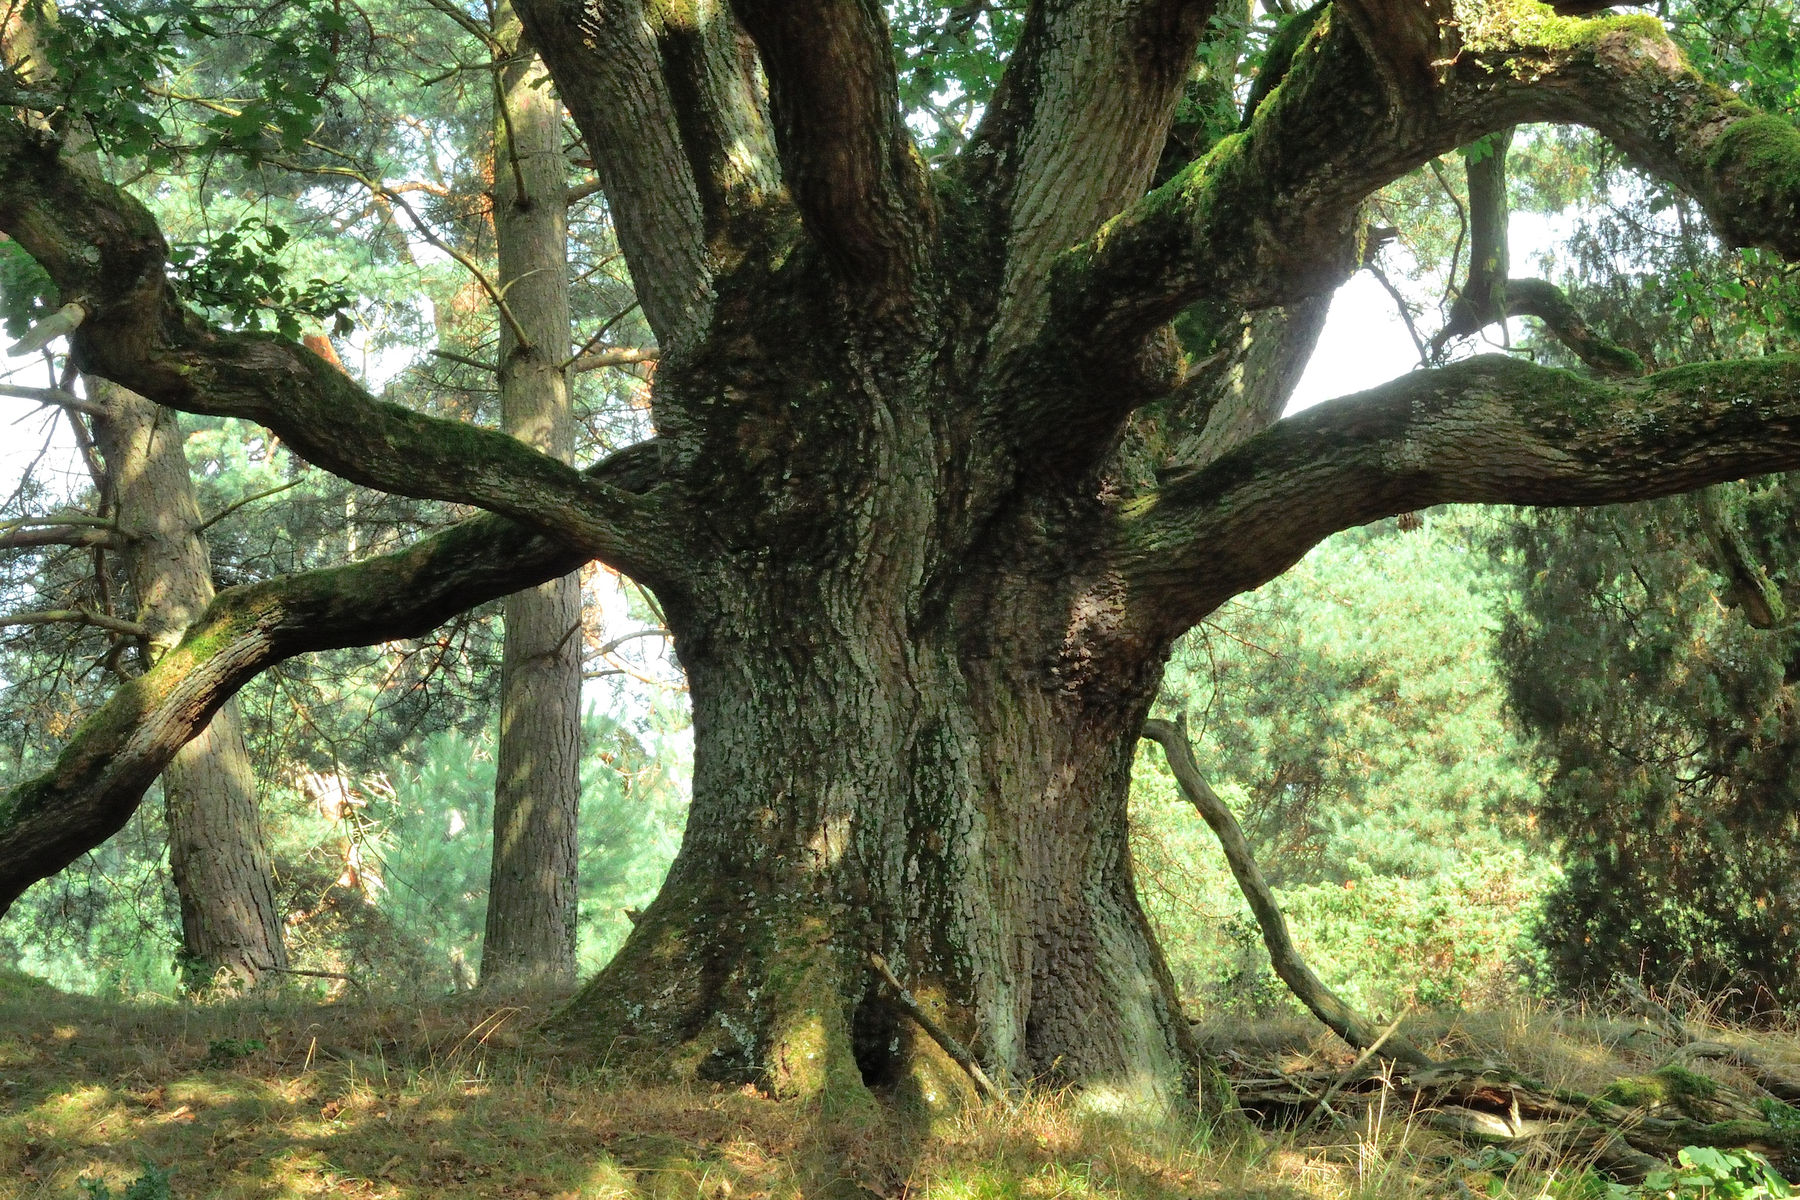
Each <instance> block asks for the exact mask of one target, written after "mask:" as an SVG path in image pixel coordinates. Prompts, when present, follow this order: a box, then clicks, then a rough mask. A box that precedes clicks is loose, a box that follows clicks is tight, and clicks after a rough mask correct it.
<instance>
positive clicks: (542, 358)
mask: <svg viewBox="0 0 1800 1200" xmlns="http://www.w3.org/2000/svg"><path fill="white" fill-rule="evenodd" d="M495 33H496V36H497V37H498V38H499V40H500V42H501V43H502V44H503V45H505V46H508V47H511V48H512V50H513V53H512V54H511V55H510V62H509V64H508V65H507V66H505V67H504V68H503V69H501V70H500V71H499V72H498V73H497V75H496V79H495V82H496V89H495V109H496V112H495V122H494V125H495V128H494V232H495V238H496V241H497V243H498V247H499V253H500V281H501V286H502V289H503V290H502V294H503V295H504V297H505V305H506V310H507V311H506V312H504V313H502V314H501V317H502V319H501V322H500V403H501V409H502V414H501V415H502V422H503V425H504V427H505V429H506V431H507V432H508V433H511V434H512V435H513V436H515V437H517V438H519V439H520V440H521V441H524V442H527V443H529V444H530V445H532V446H534V447H536V448H537V449H539V450H542V451H545V452H546V453H549V454H554V455H555V456H556V457H558V458H560V459H562V460H564V461H567V460H568V458H569V456H570V454H571V452H572V450H573V449H574V444H573V441H574V438H573V428H572V421H571V417H570V412H569V386H568V379H567V377H566V375H565V372H564V367H563V360H564V359H565V358H566V357H567V356H568V347H569V272H568V249H567V243H568V220H567V212H566V206H565V201H564V193H565V191H566V183H567V175H568V171H567V167H566V165H565V163H564V160H563V153H562V106H561V105H560V104H559V103H558V102H557V100H556V96H555V93H554V92H553V91H552V90H551V89H550V88H549V86H548V79H547V77H546V76H545V73H544V68H543V64H542V63H540V62H539V61H538V60H537V58H536V57H535V56H534V55H531V54H529V53H528V52H526V53H521V50H522V48H523V41H522V35H521V31H520V28H519V22H518V18H517V17H516V16H514V15H513V11H512V6H511V5H510V4H505V5H502V6H501V8H500V11H499V15H498V17H497V19H496V21H495ZM505 619H506V645H505V649H504V651H503V654H502V658H501V667H500V755H499V763H498V769H497V771H496V774H495V781H494V861H493V869H492V873H491V875H490V877H489V885H488V908H487V930H486V934H485V936H484V937H483V939H482V950H481V982H482V983H483V984H484V985H493V984H511V983H525V982H531V981H534V980H542V981H554V982H559V983H566V982H569V981H571V980H573V979H574V977H575V936H576V909H577V903H576V902H577V890H576V889H577V884H578V879H577V873H578V869H579V865H580V864H579V860H578V856H577V851H576V824H577V821H578V820H579V814H580V807H581V637H580V634H579V626H580V624H581V584H580V580H579V578H578V577H577V576H576V575H573V574H571V575H564V576H563V577H561V578H560V579H553V580H551V581H549V582H548V583H542V584H539V585H537V586H536V587H533V588H528V589H526V590H525V591H522V592H516V593H514V594H513V595H511V596H508V597H507V598H506V605H505Z"/></svg>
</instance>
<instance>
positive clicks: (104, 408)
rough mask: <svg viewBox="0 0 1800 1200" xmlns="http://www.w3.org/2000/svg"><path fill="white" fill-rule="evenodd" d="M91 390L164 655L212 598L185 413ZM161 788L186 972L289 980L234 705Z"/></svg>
mask: <svg viewBox="0 0 1800 1200" xmlns="http://www.w3.org/2000/svg"><path fill="white" fill-rule="evenodd" d="M88 391H89V397H90V399H92V400H93V401H94V402H95V403H96V405H97V407H98V409H99V410H100V411H99V412H98V413H96V414H95V415H94V416H93V417H92V418H91V419H92V421H93V428H94V441H95V444H96V445H97V446H98V447H99V449H100V452H101V454H102V455H103V456H104V458H105V461H106V473H107V481H108V483H109V485H110V490H111V496H110V499H111V503H112V507H113V511H114V514H115V520H116V523H117V525H118V532H119V537H120V540H121V544H122V547H123V550H122V556H123V559H124V563H125V569H126V574H127V576H128V577H129V579H130V581H131V588H132V592H133V594H134V596H135V598H136V601H137V618H138V621H139V622H140V623H141V624H142V625H143V626H144V627H145V630H146V633H147V635H148V642H149V646H148V652H149V655H150V657H151V658H152V660H155V659H160V658H162V657H163V656H164V655H166V654H167V653H168V652H169V651H170V650H171V649H173V648H174V646H175V645H176V643H177V642H179V641H180V640H181V637H182V635H183V634H184V633H186V632H187V629H188V627H189V626H190V625H191V624H193V622H194V621H195V620H196V619H197V618H199V616H200V615H201V614H202V613H203V612H204V611H205V610H206V606H207V605H208V604H209V603H211V601H212V599H213V585H212V573H211V566H210V564H209V561H208V556H207V550H206V543H205V542H204V541H203V540H202V539H201V537H200V533H199V529H200V509H199V505H198V504H196V503H195V500H194V488H193V482H192V480H191V478H190V477H189V473H188V461H187V456H186V454H185V453H184V452H183V450H182V437H181V427H180V424H179V421H178V419H177V417H176V414H175V413H174V412H172V411H170V410H168V409H164V408H158V407H157V406H155V405H153V404H151V403H149V402H148V401H146V400H144V399H143V398H142V397H141V396H136V395H133V394H132V393H130V392H128V391H126V390H125V389H124V388H121V387H117V386H115V385H112V384H108V383H107V382H106V381H104V380H92V381H90V383H89V388H88ZM162 783H163V801H164V811H165V813H166V814H167V818H168V828H169V870H170V873H171V874H172V875H173V876H174V881H175V893H176V896H177V897H178V899H179V901H180V906H181V950H182V960H183V969H184V972H185V973H186V974H187V975H188V976H189V978H190V980H191V981H192V982H195V983H204V982H206V981H208V980H210V979H211V978H212V977H213V975H214V974H215V973H216V972H217V971H219V970H221V969H223V970H226V971H229V972H230V973H231V974H232V975H234V976H236V977H237V978H238V979H239V980H241V981H242V982H243V983H245V984H246V985H254V984H256V983H257V982H259V981H261V980H263V977H264V976H266V975H268V974H269V973H270V972H271V971H273V972H277V973H279V972H280V971H281V970H282V969H284V968H285V967H286V966H287V965H288V959H287V948H286V945H285V944H284V942H283V940H282V929H283V925H282V919H281V911H280V909H279V908H278V906H277V905H276V903H275V874H274V866H273V864H272V863H271V861H270V859H269V852H268V847H267V845H266V844H265V842H264V840H263V831H262V817H261V814H260V812H259V809H258V802H257V790H256V780H255V777H254V776H253V774H252V772H251V768H250V754H249V751H248V750H247V749H245V746H244V727H243V721H242V719H241V718H240V717H239V716H238V711H237V706H236V705H235V704H231V703H226V704H224V705H222V706H221V707H220V708H219V711H218V712H217V714H215V715H214V717H213V719H212V721H211V722H210V723H209V724H208V725H207V726H206V727H205V728H204V729H202V730H201V731H200V732H199V734H198V735H197V736H196V737H195V738H194V739H193V740H192V741H190V742H188V743H187V745H185V746H183V747H182V748H181V749H180V750H179V751H177V752H176V753H175V755H174V756H173V757H172V758H171V759H170V760H169V764H168V766H167V767H166V768H165V769H164V771H163V773H162Z"/></svg>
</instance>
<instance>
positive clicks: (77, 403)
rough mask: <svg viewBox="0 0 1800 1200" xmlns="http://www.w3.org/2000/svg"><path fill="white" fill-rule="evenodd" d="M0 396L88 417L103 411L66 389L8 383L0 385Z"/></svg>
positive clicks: (91, 402)
mask: <svg viewBox="0 0 1800 1200" xmlns="http://www.w3.org/2000/svg"><path fill="white" fill-rule="evenodd" d="M0 396H11V397H12V398H14V399H16V400H35V401H37V402H38V403H39V404H47V405H54V406H55V407H57V408H66V409H71V410H73V411H75V412H79V413H87V414H88V415H89V416H97V415H99V414H100V413H103V412H104V411H105V410H104V409H102V408H101V407H100V406H99V405H98V404H95V403H94V402H93V401H92V400H83V399H82V398H81V397H80V396H77V395H76V394H75V393H74V392H71V391H69V390H67V389H66V388H34V387H17V386H15V385H13V384H10V383H0Z"/></svg>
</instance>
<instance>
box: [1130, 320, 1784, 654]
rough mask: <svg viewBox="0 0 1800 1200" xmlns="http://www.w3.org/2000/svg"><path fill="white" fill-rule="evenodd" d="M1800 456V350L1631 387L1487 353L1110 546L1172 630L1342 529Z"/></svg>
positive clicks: (1658, 492) (1343, 402)
mask: <svg viewBox="0 0 1800 1200" xmlns="http://www.w3.org/2000/svg"><path fill="white" fill-rule="evenodd" d="M1795 467H1800V356H1794V355H1772V356H1769V357H1767V358H1761V359H1751V360H1744V361H1737V362H1720V363H1697V364H1694V365H1691V366H1685V367H1676V368H1673V369H1671V370H1667V371H1661V372H1658V373H1657V374H1654V375H1649V376H1646V377H1644V378H1643V379H1641V380H1633V381H1631V382H1611V381H1602V380H1598V379H1591V378H1586V377H1583V376H1580V375H1576V374H1573V373H1571V372H1568V371H1560V370H1554V369H1552V368H1548V367H1539V366H1534V365H1532V364H1530V363H1527V362H1523V361H1520V360H1517V359H1513V358H1508V357H1505V356H1500V355H1487V356H1483V357H1480V358H1474V359H1470V360H1468V361H1466V362H1462V363H1457V364H1455V365H1453V366H1449V367H1443V368H1440V369H1437V370H1432V371H1419V372H1415V373H1414V374H1412V375H1408V376H1405V377H1403V378H1401V379H1397V380H1395V381H1394V382H1392V383H1389V384H1387V385H1385V386H1383V387H1380V388H1376V389H1374V390H1373V391H1369V392H1364V393H1361V394H1360V395H1355V396H1349V397H1345V398H1343V399H1340V400H1334V401H1332V402H1330V403H1329V404H1322V405H1319V406H1318V407H1316V408H1313V409H1311V410H1309V411H1307V412H1305V413H1302V414H1301V415H1299V416H1297V417H1293V418H1290V419H1288V420H1285V421H1281V422H1279V423H1277V424H1276V425H1275V426H1274V428H1272V429H1270V430H1269V431H1268V432H1266V433H1263V434H1262V435H1260V436H1258V437H1256V438H1254V439H1252V440H1251V441H1250V442H1248V443H1246V444H1245V445H1244V446H1242V447H1241V448H1239V449H1238V450H1236V451H1234V452H1233V453H1231V454H1228V455H1226V456H1225V457H1224V458H1222V459H1220V460H1218V461H1217V462H1215V463H1213V464H1212V465H1210V466H1208V467H1206V468H1204V469H1202V470H1200V471H1197V472H1194V473H1193V474H1191V475H1189V476H1186V477H1184V478H1182V479H1179V480H1176V481H1173V482H1171V483H1170V484H1168V485H1167V486H1165V487H1164V488H1163V489H1162V490H1161V491H1159V492H1157V493H1154V494H1152V495H1150V496H1148V497H1145V498H1143V499H1141V500H1138V501H1135V502H1133V503H1132V504H1131V505H1129V506H1127V507H1126V508H1125V509H1124V510H1123V511H1122V513H1121V516H1120V519H1119V522H1118V525H1117V527H1116V529H1115V533H1114V539H1113V545H1112V550H1111V552H1112V554H1113V558H1114V562H1115V565H1116V568H1117V569H1118V571H1119V572H1120V574H1121V575H1122V576H1123V578H1124V579H1125V581H1126V583H1127V586H1128V588H1129V589H1130V591H1131V593H1132V595H1133V605H1134V609H1135V611H1136V612H1137V614H1138V619H1139V620H1140V622H1141V623H1142V624H1143V625H1144V626H1145V627H1146V628H1147V629H1149V630H1150V631H1151V632H1152V633H1154V634H1155V635H1156V636H1166V637H1173V636H1175V635H1176V634H1178V633H1179V632H1180V631H1181V630H1183V629H1186V628H1187V627H1189V626H1190V625H1192V624H1193V623H1194V622H1196V621H1198V620H1200V619H1201V618H1202V617H1204V616H1205V615H1206V614H1207V613H1209V612H1211V611H1212V610H1213V609H1215V608H1217V607H1218V606H1219V605H1220V604H1222V603H1223V602H1224V601H1225V600H1227V599H1229V598H1230V597H1232V596H1234V595H1236V594H1238V593H1239V592H1245V591H1249V590H1250V589H1252V588H1255V587H1257V586H1259V585H1261V584H1262V583H1264V582H1266V581H1268V580H1269V579H1272V578H1274V577H1275V576H1276V575H1278V574H1280V573H1281V572H1282V571H1285V570H1286V569H1287V568H1288V567H1289V566H1291V565H1293V563H1295V562H1296V561H1298V560H1299V558H1300V556H1301V555H1303V554H1305V553H1306V551H1307V550H1309V549H1310V548H1311V547H1312V546H1314V545H1316V544H1317V543H1318V542H1319V541H1320V540H1322V539H1323V538H1325V537H1327V536H1329V535H1330V534H1332V533H1336V532H1338V531H1339V530H1342V529H1348V528H1351V527H1353V526H1356V525H1361V524H1365V523H1367V522H1369V521H1373V520H1377V519H1379V518H1382V517H1388V516H1392V515H1394V514H1395V513H1401V512H1410V511H1413V510H1414V509H1420V508H1427V507H1430V506H1431V505H1434V504H1447V503H1456V502H1472V503H1487V504H1527V505H1575V504H1613V503H1618V502H1621V501H1626V500H1645V499H1650V498H1652V497H1655V496H1665V495H1669V494H1672V493H1674V492H1681V491H1689V490H1692V489H1694V488H1697V487H1702V486H1704V485H1706V484H1710V483H1718V482H1721V481H1724V480H1728V479H1737V478H1741V477H1743V476H1745V475H1752V474H1759V473H1762V472H1767V471H1780V470H1792V469H1794V468H1795Z"/></svg>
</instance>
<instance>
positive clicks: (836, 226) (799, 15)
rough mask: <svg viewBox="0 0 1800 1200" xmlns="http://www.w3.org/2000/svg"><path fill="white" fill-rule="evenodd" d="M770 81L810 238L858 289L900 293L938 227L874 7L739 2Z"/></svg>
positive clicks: (864, 3)
mask: <svg viewBox="0 0 1800 1200" xmlns="http://www.w3.org/2000/svg"><path fill="white" fill-rule="evenodd" d="M733 7H734V8H735V10H736V11H737V13H738V16H739V17H740V19H742V21H743V23H744V27H745V28H746V29H747V30H749V32H750V36H751V37H752V38H754V39H755V42H756V48H757V51H758V52H759V53H760V54H761V56H762V63H763V69H764V71H765V72H767V74H768V78H769V103H770V108H771V110H772V112H773V114H774V119H775V139H776V144H777V146H778V147H779V149H780V153H781V169H782V175H783V178H784V180H785V182H786V183H787V186H788V190H789V191H790V192H791V193H792V194H793V196H794V198H795V200H796V202H797V203H798V204H799V206H800V214H801V217H802V219H803V220H804V221H805V223H806V228H807V230H808V231H809V232H810V233H811V234H812V236H813V237H814V238H815V239H816V240H817V241H818V242H819V244H820V246H822V247H823V248H824V250H825V253H826V255H827V256H828V257H829V258H830V259H831V260H832V261H833V262H834V263H836V265H837V266H838V268H839V271H840V274H841V277H842V278H843V279H844V280H845V281H846V282H849V283H851V284H852V285H853V287H854V288H855V289H856V290H858V291H861V290H864V289H868V290H871V291H875V292H878V293H885V294H887V295H889V296H899V295H900V294H901V293H902V292H904V291H905V289H906V288H907V286H908V284H909V282H910V280H911V279H912V278H913V276H914V275H915V274H916V273H917V271H918V270H919V268H920V267H921V266H922V258H923V256H924V254H926V253H927V252H928V251H929V248H930V247H929V241H928V239H929V234H930V230H931V228H932V225H933V223H934V221H935V214H934V211H933V202H932V199H931V192H930V187H929V184H928V182H927V180H926V176H925V163H924V160H923V158H922V157H921V156H920V155H919V152H918V150H917V149H916V148H915V147H914V145H913V142H912V138H911V136H910V135H909V134H908V133H907V131H906V125H905V123H904V121H903V120H902V119H901V118H902V114H901V112H900V103H899V89H898V87H897V85H896V82H895V79H894V65H893V50H892V41H891V38H890V36H889V33H888V27H887V18H886V17H885V15H884V14H883V12H882V8H881V5H880V4H878V3H875V2H874V0H735V2H734V4H733Z"/></svg>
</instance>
